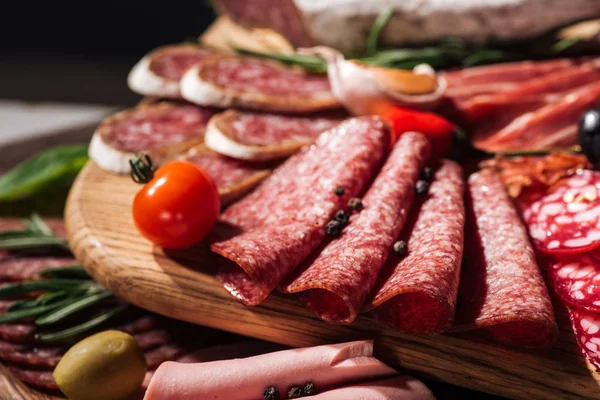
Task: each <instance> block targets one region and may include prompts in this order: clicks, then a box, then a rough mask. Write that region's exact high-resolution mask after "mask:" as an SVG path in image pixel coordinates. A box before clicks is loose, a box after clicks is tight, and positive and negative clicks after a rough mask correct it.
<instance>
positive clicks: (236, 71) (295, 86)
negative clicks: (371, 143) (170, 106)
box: [181, 57, 340, 113]
mask: <svg viewBox="0 0 600 400" xmlns="http://www.w3.org/2000/svg"><path fill="white" fill-rule="evenodd" d="M181 94H182V95H183V97H184V98H185V99H186V100H188V101H190V102H192V103H195V104H199V105H202V106H209V107H221V108H228V107H240V108H248V109H252V110H258V111H274V112H290V113H310V112H314V111H320V110H325V109H331V108H339V107H340V103H339V102H338V100H337V99H336V98H335V97H334V96H333V94H332V93H331V87H330V86H329V80H328V79H327V76H325V75H310V74H307V73H305V72H304V71H301V70H298V69H294V68H292V67H286V66H284V65H282V64H279V63H276V62H273V61H270V60H265V59H259V58H251V57H221V58H219V59H216V60H210V61H206V62H203V63H201V64H198V65H196V66H194V67H193V68H191V69H190V70H188V72H186V73H185V75H184V76H183V79H182V80H181Z"/></svg>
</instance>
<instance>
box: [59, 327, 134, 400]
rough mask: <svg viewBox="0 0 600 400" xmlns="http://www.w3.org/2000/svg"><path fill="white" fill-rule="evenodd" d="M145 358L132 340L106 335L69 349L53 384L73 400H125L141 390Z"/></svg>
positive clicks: (116, 334)
mask: <svg viewBox="0 0 600 400" xmlns="http://www.w3.org/2000/svg"><path fill="white" fill-rule="evenodd" d="M145 374H146V358H145V357H144V353H142V350H141V349H140V347H139V346H138V344H137V342H136V340H135V339H134V338H133V336H131V335H129V334H127V333H124V332H120V331H114V330H109V331H104V332H100V333H97V334H95V335H92V336H89V337H87V338H85V339H83V340H82V341H80V342H79V343H77V344H75V345H74V346H73V347H71V348H70V349H69V351H67V352H66V353H65V355H64V356H63V358H62V359H61V360H60V362H59V363H58V365H57V366H56V369H55V370H54V374H53V376H54V380H55V381H56V384H57V385H58V387H59V388H60V390H61V391H62V392H63V393H64V394H65V395H66V396H67V397H68V398H69V399H70V400H123V399H125V398H127V397H128V396H131V395H132V394H134V393H135V392H136V391H137V390H139V388H140V385H141V384H142V381H143V380H144V375H145Z"/></svg>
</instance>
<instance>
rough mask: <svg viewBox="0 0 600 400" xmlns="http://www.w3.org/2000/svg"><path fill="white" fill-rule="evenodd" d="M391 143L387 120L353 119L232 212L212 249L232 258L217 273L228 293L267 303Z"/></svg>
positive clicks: (300, 155)
mask: <svg viewBox="0 0 600 400" xmlns="http://www.w3.org/2000/svg"><path fill="white" fill-rule="evenodd" d="M389 143H390V131H389V127H388V126H387V125H386V124H385V123H384V122H383V121H382V120H381V119H380V118H377V117H362V118H353V119H349V120H347V121H345V122H343V123H341V124H340V125H338V126H337V127H334V128H332V129H331V130H329V131H327V132H325V133H323V134H322V135H321V136H319V138H318V139H317V140H316V141H315V143H314V145H311V146H306V147H304V148H303V149H302V150H301V151H300V152H299V153H297V154H295V155H294V156H292V157H291V158H290V159H288V160H287V161H286V162H284V163H283V164H282V165H281V166H279V167H278V168H277V169H276V170H275V171H274V172H273V174H272V175H271V176H270V177H269V178H267V179H266V180H264V181H263V182H262V183H261V185H259V186H258V188H257V189H256V190H254V191H253V192H252V193H251V194H250V195H248V196H246V197H245V198H244V199H242V200H241V201H238V202H237V203H235V204H233V205H232V206H231V207H229V208H228V209H227V210H225V212H224V213H223V214H222V215H221V218H220V223H219V225H217V227H216V229H215V232H214V234H213V236H212V238H211V241H212V245H211V249H212V251H214V252H215V253H217V254H219V255H221V256H223V257H224V259H227V260H228V262H225V261H224V259H222V260H223V262H222V263H221V265H220V271H219V273H218V278H219V279H220V280H221V281H222V282H223V284H224V286H225V288H226V289H227V290H228V291H229V292H230V293H231V294H232V295H233V296H234V297H235V298H237V299H238V300H240V301H241V302H243V303H245V304H247V305H257V304H259V303H260V302H262V301H263V300H264V299H265V298H266V297H267V296H268V294H269V293H270V292H271V291H272V290H273V289H274V288H275V287H276V286H277V285H278V284H280V283H281V281H282V280H283V279H284V278H285V276H286V275H288V274H289V273H290V272H292V271H293V270H294V269H295V268H296V267H297V266H298V265H299V264H300V263H301V262H302V261H303V260H304V259H305V258H306V257H307V256H308V255H309V254H310V253H311V252H312V251H313V250H314V249H315V248H316V247H317V246H319V244H320V243H321V242H322V240H323V239H324V237H325V234H326V233H325V224H327V222H328V221H329V220H330V219H331V218H332V217H333V215H334V213H335V212H336V211H337V210H339V209H340V208H342V207H344V206H345V205H346V204H347V203H348V200H349V199H350V198H351V197H353V196H356V195H357V194H358V193H359V192H360V191H361V190H362V189H363V187H364V186H365V185H366V184H367V182H368V181H369V179H370V178H371V176H372V175H373V174H374V172H375V170H376V169H377V168H378V167H379V166H380V164H381V162H382V160H383V158H384V155H385V153H386V152H387V148H388V146H389ZM338 186H340V187H343V188H344V194H343V195H341V196H338V195H336V193H335V189H336V187H338Z"/></svg>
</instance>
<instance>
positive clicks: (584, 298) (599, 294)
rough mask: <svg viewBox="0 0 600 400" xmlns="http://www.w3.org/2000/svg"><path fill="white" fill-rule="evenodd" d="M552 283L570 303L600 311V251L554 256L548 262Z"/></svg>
mask: <svg viewBox="0 0 600 400" xmlns="http://www.w3.org/2000/svg"><path fill="white" fill-rule="evenodd" d="M547 273H548V280H549V283H550V286H551V287H552V289H553V290H554V292H555V293H556V294H557V295H558V296H559V297H560V298H561V299H562V301H564V302H565V303H567V304H570V305H572V306H575V307H578V308H583V309H585V310H588V311H592V312H600V252H599V251H598V250H594V251H592V252H589V253H585V254H577V255H572V256H557V257H553V258H552V259H551V260H550V261H549V262H548V268H547Z"/></svg>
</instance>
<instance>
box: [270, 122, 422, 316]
mask: <svg viewBox="0 0 600 400" xmlns="http://www.w3.org/2000/svg"><path fill="white" fill-rule="evenodd" d="M430 151H431V148H430V145H429V142H428V140H427V138H426V137H425V136H423V135H422V134H420V133H416V132H407V133H404V134H403V135H402V136H401V137H400V140H398V142H397V143H396V145H395V147H394V150H393V151H392V153H391V154H390V156H389V158H388V159H387V161H386V163H385V165H384V166H383V169H382V170H381V172H380V173H379V174H378V175H377V177H376V178H375V181H374V182H373V184H372V185H371V187H370V188H369V190H368V191H367V193H366V195H365V196H364V199H363V204H364V209H363V210H361V211H360V212H359V213H358V214H354V215H352V216H351V218H350V221H349V224H348V226H347V227H346V228H345V229H344V230H343V232H342V234H341V236H340V237H339V238H337V239H334V240H332V241H331V242H330V243H328V244H327V245H326V246H325V247H324V248H323V249H322V250H320V251H319V253H318V254H315V255H314V257H311V258H310V259H309V261H308V262H306V263H305V266H303V267H302V268H300V272H299V274H296V275H295V276H294V277H292V279H291V281H290V282H287V283H286V284H284V285H283V287H282V290H283V291H284V292H286V293H298V292H302V299H303V301H304V302H305V303H306V305H307V306H308V308H309V309H310V310H311V311H313V312H314V313H315V314H317V316H319V318H321V319H323V320H325V321H328V322H331V323H344V324H349V323H351V322H352V321H354V319H355V318H356V315H357V314H358V312H359V311H360V308H361V307H362V305H363V302H364V300H365V298H366V297H367V294H368V293H369V291H370V290H371V288H372V287H373V284H374V283H375V280H376V279H377V276H378V275H379V271H380V270H381V267H382V266H383V265H384V263H385V260H386V259H387V257H388V255H389V254H390V252H391V251H392V247H393V245H394V242H395V241H396V238H397V237H398V235H399V234H400V231H401V229H402V227H403V226H404V222H405V221H406V217H407V215H408V211H409V210H410V207H411V205H412V202H413V199H414V192H415V183H416V181H417V180H418V179H419V175H420V173H421V169H422V168H423V166H424V165H425V162H426V160H427V158H428V156H429V153H430Z"/></svg>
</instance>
